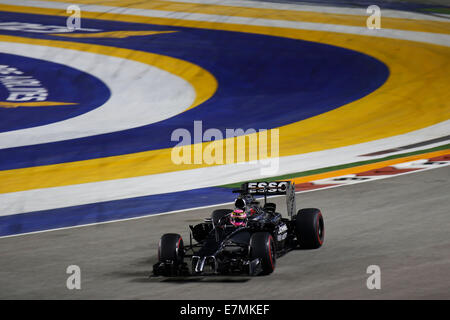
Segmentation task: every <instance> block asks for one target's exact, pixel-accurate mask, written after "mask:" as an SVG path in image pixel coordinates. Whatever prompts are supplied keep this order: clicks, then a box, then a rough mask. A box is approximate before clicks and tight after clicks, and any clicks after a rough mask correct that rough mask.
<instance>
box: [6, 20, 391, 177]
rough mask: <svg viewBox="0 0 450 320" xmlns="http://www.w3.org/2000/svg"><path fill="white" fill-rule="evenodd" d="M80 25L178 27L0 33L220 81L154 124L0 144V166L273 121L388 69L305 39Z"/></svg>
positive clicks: (154, 144)
mask: <svg viewBox="0 0 450 320" xmlns="http://www.w3.org/2000/svg"><path fill="white" fill-rule="evenodd" d="M1 20H2V21H24V22H27V23H45V24H52V25H65V23H66V21H65V19H64V18H62V17H50V16H42V15H31V14H17V13H2V16H1ZM83 27H86V28H96V29H101V30H103V31H114V30H175V31H178V32H175V33H169V34H160V35H152V36H145V37H130V38H125V39H97V38H96V39H74V38H66V37H57V36H50V35H39V34H36V33H25V32H12V31H6V30H2V31H1V33H4V34H14V35H22V36H26V37H34V38H43V39H58V40H60V41H78V42H83V43H93V44H101V45H106V46H113V47H122V48H128V49H133V50H139V51H146V52H153V53H158V54H162V55H167V56H171V57H175V58H179V59H182V60H186V61H189V62H192V63H194V64H197V65H199V66H201V67H203V68H205V69H206V70H208V71H210V72H211V73H212V74H213V75H214V76H215V77H216V78H217V80H218V83H219V88H218V90H217V92H216V94H215V95H214V96H213V97H212V98H211V99H210V100H208V101H206V102H205V103H203V104H202V105H200V106H198V107H196V108H194V109H191V110H189V111H187V112H184V113H181V114H179V115H177V116H174V117H172V118H170V119H167V120H164V121H161V122H158V123H155V124H151V125H147V126H143V127H140V128H135V129H130V130H125V131H121V132H115V133H110V134H103V135H98V136H93V137H87V138H81V139H75V140H68V141H62V142H55V143H47V144H41V145H33V146H25V147H18V148H11V149H4V150H0V170H6V169H16V168H22V167H30V166H40V165H49V164H55V163H61V162H70V161H79V160H87V159H94V158H99V157H107V156H115V155H122V154H129V153H135V152H142V151H147V150H155V149H160V148H171V147H173V146H174V145H176V144H177V142H173V141H171V133H172V132H173V131H174V130H175V129H177V128H185V129H187V130H189V131H190V132H191V134H192V135H193V122H194V120H202V121H203V128H204V130H206V129H208V128H217V129H219V130H221V131H222V132H223V133H225V129H226V128H242V129H244V130H247V129H249V128H254V129H257V130H258V129H271V128H276V127H280V126H283V125H287V124H290V123H293V122H297V121H301V120H304V119H307V118H310V117H313V116H316V115H318V114H321V113H324V112H328V111H330V110H333V109H335V108H338V107H340V106H343V105H345V104H348V103H350V102H352V101H355V100H358V99H360V98H362V97H364V96H366V95H367V94H369V93H371V92H373V91H374V90H376V89H377V88H378V87H380V86H381V85H382V84H383V83H384V82H385V81H386V79H387V77H388V75H389V70H388V68H387V67H386V65H385V64H383V63H382V62H380V61H378V60H376V59H374V58H372V57H370V56H368V55H365V54H362V53H359V52H355V51H352V50H348V49H345V48H340V47H335V46H330V45H325V44H320V43H314V42H308V41H300V40H294V39H287V38H280V37H272V36H265V35H257V34H249V33H242V32H229V31H220V30H206V29H195V28H181V27H166V26H157V25H143V24H135V23H124V22H111V21H99V20H93V19H83ZM150 89H151V88H149V90H150ZM113 94H126V92H123V93H113ZM130 99H135V97H130Z"/></svg>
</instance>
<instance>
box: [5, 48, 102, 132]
mask: <svg viewBox="0 0 450 320" xmlns="http://www.w3.org/2000/svg"><path fill="white" fill-rule="evenodd" d="M0 61H1V64H2V65H0V118H1V119H2V121H1V122H0V132H4V131H12V130H18V129H24V128H30V127H36V126H42V125H45V124H49V123H52V122H58V121H62V120H65V119H68V118H72V117H76V116H78V115H80V114H83V113H86V112H89V111H91V110H92V109H94V108H97V107H99V106H101V105H102V104H104V103H105V102H106V101H107V100H108V98H109V96H110V92H109V89H108V88H107V87H106V86H105V84H104V83H103V82H102V81H100V80H99V79H98V78H96V77H93V76H91V75H90V74H88V73H86V72H82V71H80V70H77V69H73V68H70V67H67V66H64V65H61V64H57V63H53V62H49V61H45V60H38V59H31V58H26V57H23V56H18V55H11V54H5V53H0Z"/></svg>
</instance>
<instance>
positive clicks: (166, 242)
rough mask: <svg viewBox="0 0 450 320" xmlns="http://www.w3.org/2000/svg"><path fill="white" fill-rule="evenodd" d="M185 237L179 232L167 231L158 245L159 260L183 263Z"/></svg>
mask: <svg viewBox="0 0 450 320" xmlns="http://www.w3.org/2000/svg"><path fill="white" fill-rule="evenodd" d="M183 259H184V243H183V238H182V237H181V236H180V235H179V234H177V233H166V234H164V235H163V236H162V237H161V240H160V241H159V246H158V260H159V262H166V261H173V262H174V263H175V264H177V265H178V264H181V263H183Z"/></svg>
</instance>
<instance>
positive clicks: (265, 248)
mask: <svg viewBox="0 0 450 320" xmlns="http://www.w3.org/2000/svg"><path fill="white" fill-rule="evenodd" d="M249 249H250V260H254V259H257V258H259V259H260V261H261V268H262V273H261V274H262V275H267V274H270V273H272V272H273V271H274V270H275V264H276V252H275V242H274V240H273V237H272V235H271V234H270V233H268V232H256V233H254V234H253V235H252V236H251V238H250V244H249Z"/></svg>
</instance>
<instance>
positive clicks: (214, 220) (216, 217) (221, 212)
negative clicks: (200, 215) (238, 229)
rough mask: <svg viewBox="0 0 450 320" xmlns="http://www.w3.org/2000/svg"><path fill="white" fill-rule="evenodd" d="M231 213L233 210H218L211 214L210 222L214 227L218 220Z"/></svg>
mask: <svg viewBox="0 0 450 320" xmlns="http://www.w3.org/2000/svg"><path fill="white" fill-rule="evenodd" d="M231 212H233V210H231V209H218V210H214V211H213V212H212V213H211V221H212V223H213V224H214V225H217V223H218V222H219V220H220V219H221V218H222V217H223V216H225V215H227V214H229V213H231Z"/></svg>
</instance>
